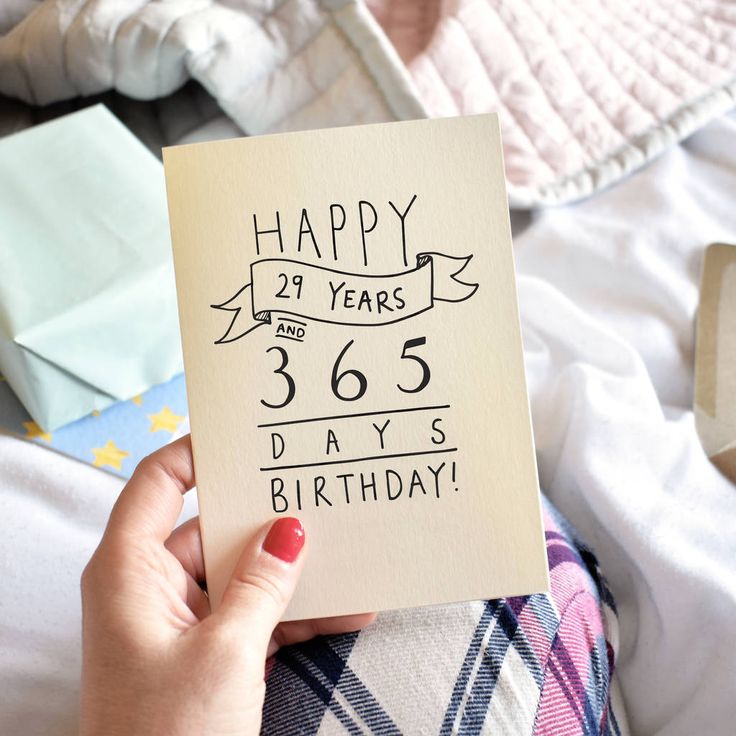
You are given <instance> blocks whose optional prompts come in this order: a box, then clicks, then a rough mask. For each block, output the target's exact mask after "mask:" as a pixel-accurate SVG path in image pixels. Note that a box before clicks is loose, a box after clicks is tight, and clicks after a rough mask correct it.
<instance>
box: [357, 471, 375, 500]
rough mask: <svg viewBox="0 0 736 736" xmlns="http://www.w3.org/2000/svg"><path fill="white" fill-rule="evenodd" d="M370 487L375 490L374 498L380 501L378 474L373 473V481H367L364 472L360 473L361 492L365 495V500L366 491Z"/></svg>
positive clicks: (364, 498)
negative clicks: (377, 490)
mask: <svg viewBox="0 0 736 736" xmlns="http://www.w3.org/2000/svg"><path fill="white" fill-rule="evenodd" d="M368 488H370V489H372V490H373V500H374V501H378V494H377V493H376V474H375V473H371V482H370V483H366V482H365V478H364V476H363V473H361V474H360V493H361V495H362V496H363V500H364V501H365V500H366V497H365V492H366V490H367V489H368Z"/></svg>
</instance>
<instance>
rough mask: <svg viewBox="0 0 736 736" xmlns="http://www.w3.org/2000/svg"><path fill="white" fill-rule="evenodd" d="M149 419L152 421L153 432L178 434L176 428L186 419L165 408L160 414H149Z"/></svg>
mask: <svg viewBox="0 0 736 736" xmlns="http://www.w3.org/2000/svg"><path fill="white" fill-rule="evenodd" d="M147 416H148V418H149V419H150V420H151V432H158V431H161V430H163V431H165V432H171V433H172V434H173V433H174V432H176V428H177V427H178V426H179V424H181V422H183V421H184V417H180V416H179V415H178V414H174V412H172V411H171V409H169V407H168V406H165V407H164V408H163V409H161V411H160V412H159V413H158V414H148V415H147Z"/></svg>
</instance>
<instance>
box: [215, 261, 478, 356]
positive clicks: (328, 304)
mask: <svg viewBox="0 0 736 736" xmlns="http://www.w3.org/2000/svg"><path fill="white" fill-rule="evenodd" d="M472 257H473V256H472V255H470V256H465V257H461V258H459V257H456V256H448V255H444V254H442V253H419V254H418V255H417V265H416V267H414V268H412V269H410V270H408V271H402V272H399V273H394V274H388V275H383V276H373V275H369V274H356V273H347V272H345V271H336V270H334V269H331V268H325V267H323V266H316V265H312V264H308V263H303V262H302V261H292V260H289V259H285V258H266V259H263V260H260V261H256V262H254V263H252V264H251V267H250V283H247V284H246V285H245V286H243V287H242V288H241V289H240V290H239V291H238V292H237V293H236V294H235V295H234V296H232V297H230V299H228V300H227V301H225V302H223V303H222V304H212V305H211V306H212V308H213V309H220V310H223V311H226V312H232V313H233V315H232V318H231V321H230V326H229V327H228V328H227V330H226V332H225V334H224V335H223V336H222V337H221V338H220V339H219V340H215V344H216V345H220V344H223V343H230V342H234V341H235V340H239V339H240V338H241V337H243V336H245V335H247V334H248V333H249V332H251V331H252V330H254V329H256V328H257V327H260V326H262V325H266V324H271V315H272V314H273V313H274V312H277V313H283V314H290V315H294V316H299V317H306V318H308V319H312V320H316V321H318V322H330V323H332V324H341V325H355V326H362V327H371V326H379V325H387V324H391V323H393V322H399V321H401V320H404V319H409V318H410V317H414V316H416V315H418V314H421V313H422V312H426V311H427V310H428V309H431V308H432V306H433V305H434V302H436V301H440V302H462V301H465V300H466V299H469V298H470V297H471V296H473V294H475V292H476V291H477V289H478V284H469V283H466V282H464V281H460V279H458V278H457V275H458V274H459V273H460V272H461V271H462V270H463V269H464V268H465V267H466V266H467V265H468V263H469V262H470V259H471V258H472Z"/></svg>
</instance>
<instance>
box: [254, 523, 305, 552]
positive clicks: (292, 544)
mask: <svg viewBox="0 0 736 736" xmlns="http://www.w3.org/2000/svg"><path fill="white" fill-rule="evenodd" d="M303 546H304V527H303V526H302V523H301V522H300V521H299V519H295V518H294V517H291V516H289V517H287V518H285V519H278V520H277V521H275V522H274V524H273V526H272V527H271V528H270V529H269V530H268V534H267V535H266V539H265V540H264V541H263V549H264V550H265V551H266V552H268V554H270V555H273V556H274V557H278V558H279V559H280V560H283V561H284V562H294V560H295V559H296V558H297V557H299V553H300V552H301V551H302V547H303Z"/></svg>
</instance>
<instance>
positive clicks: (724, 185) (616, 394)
mask: <svg viewBox="0 0 736 736" xmlns="http://www.w3.org/2000/svg"><path fill="white" fill-rule="evenodd" d="M208 125H209V126H210V127H209V128H208V130H210V131H213V130H214V131H217V130H219V128H217V127H215V128H212V122H210V123H209V124H208ZM190 135H191V132H190ZM194 135H196V131H195V132H194ZM202 136H203V137H206V136H207V131H206V130H205V131H204V132H203V133H202ZM734 192H736V116H731V117H727V118H724V119H721V120H718V121H716V122H714V123H711V124H710V125H709V126H707V127H706V128H705V129H703V130H702V131H701V132H699V133H697V134H696V135H694V136H693V137H692V138H691V139H689V140H688V141H686V142H685V143H684V144H682V145H680V146H679V147H677V148H674V149H672V150H670V151H669V152H668V153H666V154H665V155H663V156H662V157H661V158H660V159H658V160H657V161H655V162H654V163H653V164H651V165H649V166H648V167H647V168H645V169H644V170H642V171H641V172H639V173H638V174H635V175H634V176H632V177H630V178H629V179H627V180H625V181H624V182H622V183H620V184H618V185H617V186H614V187H613V188H611V189H608V190H607V191H604V192H602V193H600V194H598V195H596V196H595V197H593V198H591V199H588V200H586V201H584V202H582V203H580V204H578V205H572V206H568V207H564V208H553V209H548V210H544V211H542V212H538V213H528V212H515V213H514V218H513V219H514V231H515V255H516V263H517V270H518V274H519V301H520V308H521V317H522V326H523V332H524V342H525V360H526V368H527V375H528V382H529V391H530V396H531V404H532V414H533V421H534V429H535V439H536V444H537V455H538V460H539V470H540V478H541V484H542V487H543V488H544V489H545V491H546V492H547V494H548V495H549V496H550V498H551V499H552V500H553V502H554V503H555V504H556V505H557V506H558V508H559V509H560V510H561V511H562V512H563V513H564V514H565V515H566V516H567V517H568V519H569V520H570V521H571V522H572V523H573V524H574V525H575V526H576V527H577V528H578V530H579V531H580V532H581V534H582V536H583V538H584V539H585V541H586V542H587V543H588V544H589V545H591V546H592V547H593V548H594V550H595V552H596V554H597V555H598V557H599V559H600V561H601V564H602V567H603V570H604V572H605V573H606V575H607V577H608V579H609V583H610V584H611V587H612V589H613V592H614V594H615V596H616V599H617V603H618V606H619V613H620V624H621V637H622V640H621V648H620V652H621V654H620V658H619V675H620V683H621V686H622V689H623V694H624V698H625V701H626V706H627V710H628V715H629V719H630V721H631V726H632V731H633V732H634V733H643V734H655V733H658V734H683V735H684V734H691V733H707V734H721V733H729V732H732V729H733V723H734V720H735V719H736V701H734V699H733V697H732V694H733V692H734V690H735V688H736V669H735V668H736V665H735V664H734V660H733V657H732V649H733V646H732V645H733V642H734V641H736V616H735V615H734V613H735V612H736V573H735V572H734V560H735V559H736V536H735V535H734V534H733V530H734V529H736V488H735V487H734V485H733V484H732V483H730V482H729V481H728V480H726V479H725V478H724V477H723V476H722V475H720V473H719V472H718V471H717V470H715V468H714V467H713V466H712V465H711V464H710V462H709V461H708V460H707V458H706V456H705V454H704V452H703V450H702V448H701V446H700V443H699V440H698V437H697V433H696V430H695V425H694V420H693V413H692V382H693V376H692V365H693V350H694V314H695V310H696V306H697V299H698V278H699V273H700V265H701V259H702V255H703V249H704V247H705V246H706V245H707V244H708V243H710V242H714V241H725V242H728V241H731V242H734V241H736V207H734ZM120 488H121V481H120V480H119V479H117V478H114V477H112V476H110V475H107V474H105V473H103V472H101V471H98V470H95V469H93V468H91V467H89V466H86V465H83V464H81V463H79V462H77V461H74V460H71V459H69V458H66V457H63V456H61V455H58V454H56V453H53V452H51V451H48V450H45V449H43V448H40V447H37V446H34V445H31V444H30V443H26V442H24V441H22V440H19V439H16V438H13V437H10V436H6V435H0V497H2V501H3V514H2V517H1V518H0V569H1V570H2V572H3V578H4V581H3V582H4V586H3V587H4V592H3V595H2V596H0V692H2V693H3V696H2V701H3V704H2V708H0V733H2V734H6V735H7V736H21V734H22V735H23V736H29V735H32V734H49V735H50V736H54V735H55V734H68V733H73V732H74V730H75V727H76V723H75V718H76V699H77V686H78V685H77V679H78V668H79V631H80V611H79V595H78V585H77V581H78V578H79V575H80V573H81V570H82V568H83V566H84V564H85V562H86V560H87V559H88V557H89V555H90V554H91V552H92V550H93V548H94V547H95V545H96V543H97V541H98V539H99V536H100V534H101V532H102V529H103V526H104V523H105V521H106V518H107V514H108V512H109V510H110V507H111V504H112V502H113V500H114V498H115V497H116V495H117V493H118V492H119V490H120ZM193 513H196V508H195V500H194V498H193V497H192V498H190V499H188V501H187V505H186V507H185V514H184V515H185V516H189V515H191V514H193Z"/></svg>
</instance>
